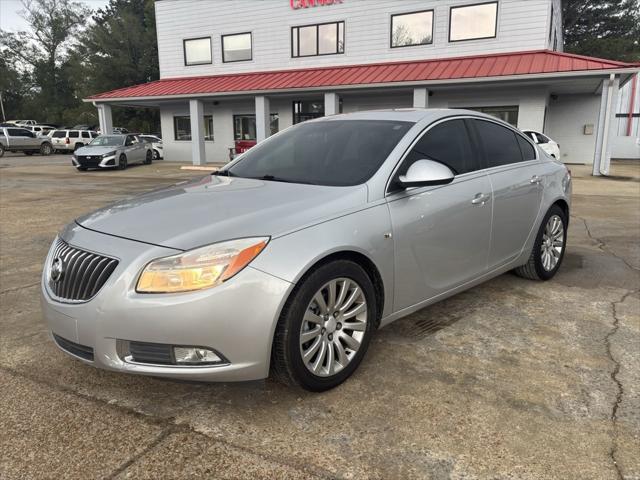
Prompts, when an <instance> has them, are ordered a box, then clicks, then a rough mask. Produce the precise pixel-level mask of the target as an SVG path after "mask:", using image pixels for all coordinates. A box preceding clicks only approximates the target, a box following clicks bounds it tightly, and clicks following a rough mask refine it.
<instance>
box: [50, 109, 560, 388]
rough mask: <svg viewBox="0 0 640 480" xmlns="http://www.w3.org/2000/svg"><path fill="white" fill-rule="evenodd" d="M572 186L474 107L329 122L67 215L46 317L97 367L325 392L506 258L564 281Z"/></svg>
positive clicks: (54, 256) (513, 266)
mask: <svg viewBox="0 0 640 480" xmlns="http://www.w3.org/2000/svg"><path fill="white" fill-rule="evenodd" d="M570 196H571V177H570V172H569V171H568V170H567V168H566V167H565V166H564V165H563V164H561V163H559V162H557V161H555V160H554V159H552V158H550V157H549V156H547V155H546V154H544V153H543V152H542V151H541V150H539V149H538V148H537V146H536V145H534V144H533V143H532V142H531V140H529V139H528V138H527V137H526V136H524V135H523V134H522V133H521V132H519V131H518V130H516V129H514V128H512V127H511V126H509V125H508V124H505V123H503V122H501V121H499V120H496V119H494V118H491V117H488V116H484V115H482V114H479V113H476V112H470V111H464V110H402V111H379V112H361V113H354V114H349V115H336V116H332V117H325V118H321V119H317V120H313V121H309V122H304V123H301V124H299V125H296V126H293V127H291V128H288V129H286V130H284V131H282V132H280V133H278V134H276V135H274V136H272V137H270V138H269V139H267V140H266V141H264V142H262V143H260V144H258V145H257V146H256V147H254V148H252V149H250V150H249V151H247V152H246V153H244V154H242V155H240V156H239V157H238V158H236V159H235V160H234V161H233V162H231V163H230V164H229V165H227V166H226V167H225V168H223V169H222V170H220V171H218V172H216V173H215V174H213V175H208V176H206V177H204V178H200V179H197V180H194V181H191V182H187V183H181V184H178V185H175V186H173V187H170V188H167V189H165V190H160V191H154V192H151V193H148V194H145V195H142V196H139V197H137V198H134V199H132V200H126V201H123V202H121V203H119V204H115V205H112V206H109V207H106V208H104V209H102V210H98V211H97V212H94V213H91V214H89V215H86V216H84V217H82V218H79V219H77V221H76V222H73V223H72V224H70V225H68V226H67V227H66V228H65V229H63V231H62V232H61V233H60V235H59V236H58V238H56V239H55V241H54V242H53V245H52V247H51V250H50V251H49V255H48V257H47V259H46V264H45V268H44V273H43V277H42V293H43V295H42V304H43V309H44V314H45V317H46V321H47V323H48V327H49V329H50V331H51V332H52V337H53V339H54V341H55V342H56V344H57V345H58V346H59V347H60V348H61V349H62V350H64V351H65V352H67V353H68V354H70V355H72V356H74V357H76V358H78V359H80V360H81V361H83V362H86V363H87V364H91V365H94V366H97V367H101V368H106V369H109V370H117V371H122V372H128V373H138V374H146V375H155V376H165V377H173V378H183V379H192V380H204V381H235V380H253V379H260V378H264V377H266V376H268V375H269V373H270V372H272V373H273V374H274V376H275V377H277V378H278V379H280V380H282V381H284V382H285V383H288V384H294V385H300V386H302V387H304V388H306V389H309V390H314V391H321V390H326V389H329V388H332V387H335V386H336V385H338V384H340V383H341V382H342V381H344V380H345V379H346V378H348V377H349V376H350V375H351V374H352V373H353V372H354V371H355V370H356V368H357V367H358V365H359V364H360V362H361V361H362V359H363V357H364V355H365V352H366V350H367V347H368V345H369V343H370V341H371V337H372V335H373V334H374V331H375V330H376V329H377V328H380V327H382V326H384V325H387V324H389V323H390V322H392V321H394V320H397V319H398V318H401V317H403V316H405V315H408V314H410V313H412V312H415V311H416V310H419V309H421V308H423V307H425V306H427V305H430V304H432V303H434V302H437V301H439V300H442V299H443V298H446V297H449V296H451V295H454V294H455V293H457V292H460V291H462V290H465V289H468V288H471V287H473V286H474V285H477V284H479V283H481V282H484V281H486V280H488V279H490V278H492V277H495V276H497V275H500V274H502V273H504V272H507V271H510V270H514V271H515V273H517V274H518V275H520V276H523V277H526V278H529V279H534V280H548V279H550V278H552V277H553V276H554V275H555V273H556V272H557V271H558V268H559V267H560V265H561V263H562V258H563V255H564V251H565V246H566V236H567V226H568V221H569V208H570ZM496 321H499V319H497V320H496Z"/></svg>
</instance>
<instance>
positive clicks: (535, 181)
mask: <svg viewBox="0 0 640 480" xmlns="http://www.w3.org/2000/svg"><path fill="white" fill-rule="evenodd" d="M529 181H530V182H531V183H536V184H538V183H540V182H541V181H542V179H541V178H540V177H539V176H538V175H534V176H533V177H531V180H529Z"/></svg>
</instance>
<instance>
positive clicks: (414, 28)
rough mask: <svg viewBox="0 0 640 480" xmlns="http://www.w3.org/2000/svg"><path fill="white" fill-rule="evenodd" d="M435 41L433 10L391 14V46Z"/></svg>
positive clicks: (405, 45)
mask: <svg viewBox="0 0 640 480" xmlns="http://www.w3.org/2000/svg"><path fill="white" fill-rule="evenodd" d="M432 42H433V10H426V11H424V12H412V13H402V14H399V15H391V48H395V47H410V46H413V45H428V44H430V43H432Z"/></svg>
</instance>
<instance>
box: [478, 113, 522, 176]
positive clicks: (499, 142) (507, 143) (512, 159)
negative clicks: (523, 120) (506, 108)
mask: <svg viewBox="0 0 640 480" xmlns="http://www.w3.org/2000/svg"><path fill="white" fill-rule="evenodd" d="M473 123H474V124H475V126H476V130H477V131H478V137H479V138H480V142H481V144H482V146H483V149H484V153H485V157H486V160H487V167H489V168H491V167H498V166H500V165H508V164H510V163H517V162H521V161H522V153H521V152H520V147H519V145H518V140H517V139H516V134H515V133H514V132H513V131H511V130H509V129H508V128H506V127H503V126H502V125H498V124H497V123H493V122H488V121H485V120H474V121H473Z"/></svg>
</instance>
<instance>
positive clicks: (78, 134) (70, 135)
mask: <svg viewBox="0 0 640 480" xmlns="http://www.w3.org/2000/svg"><path fill="white" fill-rule="evenodd" d="M79 137H80V132H69V138H79Z"/></svg>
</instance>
